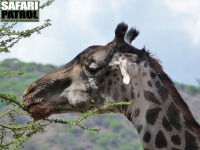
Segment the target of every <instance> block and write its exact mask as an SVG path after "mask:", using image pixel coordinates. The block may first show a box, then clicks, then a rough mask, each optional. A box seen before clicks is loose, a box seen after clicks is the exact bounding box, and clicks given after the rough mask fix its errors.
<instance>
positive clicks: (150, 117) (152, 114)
mask: <svg viewBox="0 0 200 150" xmlns="http://www.w3.org/2000/svg"><path fill="white" fill-rule="evenodd" d="M160 111H161V108H152V109H148V110H147V112H146V116H145V117H146V120H147V122H148V123H149V124H151V125H154V124H155V122H156V120H157V118H158V115H159V112H160Z"/></svg>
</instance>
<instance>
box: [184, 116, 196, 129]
mask: <svg viewBox="0 0 200 150" xmlns="http://www.w3.org/2000/svg"><path fill="white" fill-rule="evenodd" d="M184 120H185V122H184V123H185V127H186V128H188V129H189V130H191V131H194V130H193V128H199V124H198V123H197V122H196V121H195V120H193V119H192V118H188V117H186V116H184Z"/></svg>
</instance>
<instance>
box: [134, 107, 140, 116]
mask: <svg viewBox="0 0 200 150" xmlns="http://www.w3.org/2000/svg"><path fill="white" fill-rule="evenodd" d="M139 115H140V109H139V108H137V109H136V110H135V118H137V117H138V116H139Z"/></svg>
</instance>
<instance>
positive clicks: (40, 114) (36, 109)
mask: <svg viewBox="0 0 200 150" xmlns="http://www.w3.org/2000/svg"><path fill="white" fill-rule="evenodd" d="M52 110H53V108H52V106H51V105H50V103H44V104H41V103H38V104H34V105H32V106H29V108H28V113H30V114H31V117H33V118H34V120H35V121H36V120H40V119H45V118H47V117H49V116H50V115H51V114H52Z"/></svg>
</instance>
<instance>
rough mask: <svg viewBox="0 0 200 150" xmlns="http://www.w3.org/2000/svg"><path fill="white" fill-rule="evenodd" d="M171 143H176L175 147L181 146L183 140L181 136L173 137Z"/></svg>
mask: <svg viewBox="0 0 200 150" xmlns="http://www.w3.org/2000/svg"><path fill="white" fill-rule="evenodd" d="M171 141H172V143H174V144H175V145H180V144H181V138H180V136H179V135H173V136H172V137H171Z"/></svg>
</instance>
